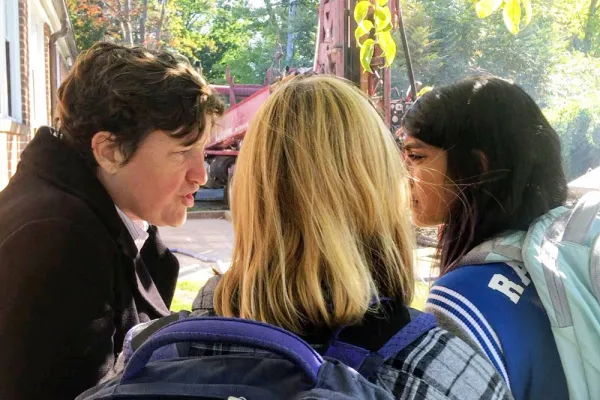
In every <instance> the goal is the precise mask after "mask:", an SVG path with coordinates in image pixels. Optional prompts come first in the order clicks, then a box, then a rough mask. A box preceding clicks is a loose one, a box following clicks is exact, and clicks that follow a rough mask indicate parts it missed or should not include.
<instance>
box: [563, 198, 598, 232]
mask: <svg viewBox="0 0 600 400" xmlns="http://www.w3.org/2000/svg"><path fill="white" fill-rule="evenodd" d="M598 212H600V192H591V193H588V194H586V195H585V196H583V197H582V198H581V200H579V201H578V202H577V205H576V206H575V208H574V209H573V211H572V212H571V216H570V217H569V221H568V222H567V225H566V226H565V233H564V235H563V238H562V240H564V241H568V242H573V243H579V244H584V242H585V239H586V238H587V236H588V232H589V231H590V229H591V227H592V224H593V223H594V220H595V219H596V216H597V215H598Z"/></svg>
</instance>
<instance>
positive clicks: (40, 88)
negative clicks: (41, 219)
mask: <svg viewBox="0 0 600 400" xmlns="http://www.w3.org/2000/svg"><path fill="white" fill-rule="evenodd" d="M76 55H77V49H76V45H75V37H74V35H73V31H72V28H71V24H70V22H69V14H68V12H67V6H66V2H65V0H0V190H2V189H3V188H4V187H5V186H6V184H7V183H8V180H9V179H10V177H11V176H12V175H13V174H14V173H15V170H16V167H17V163H18V161H19V156H20V154H21V151H22V150H23V148H25V145H26V144H27V143H28V142H29V140H31V138H32V136H33V134H34V132H35V129H36V128H37V127H39V126H40V125H49V124H52V120H53V118H52V116H53V115H54V111H55V108H56V91H57V88H58V86H59V85H60V82H61V81H62V80H63V78H64V77H65V75H66V73H67V71H68V70H69V68H70V66H71V65H72V63H73V61H74V58H75V56H76Z"/></svg>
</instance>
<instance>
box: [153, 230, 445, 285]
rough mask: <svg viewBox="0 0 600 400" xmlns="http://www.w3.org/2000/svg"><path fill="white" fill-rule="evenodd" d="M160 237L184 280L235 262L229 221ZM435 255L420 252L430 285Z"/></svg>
mask: <svg viewBox="0 0 600 400" xmlns="http://www.w3.org/2000/svg"><path fill="white" fill-rule="evenodd" d="M160 234H161V237H162V239H163V241H164V242H165V244H166V245H167V246H168V247H169V248H170V249H172V250H178V252H176V255H177V258H178V259H179V261H180V263H181V270H180V275H179V278H180V279H185V280H188V279H195V276H196V275H197V274H199V275H200V279H203V278H204V277H205V276H206V274H207V273H210V274H211V275H212V274H213V272H212V269H213V268H214V269H217V270H219V269H220V270H221V271H224V270H225V269H226V268H227V267H228V266H229V264H230V262H231V252H232V251H233V226H232V225H231V222H230V221H227V220H225V219H188V221H187V222H186V223H185V224H184V225H183V226H182V227H179V228H160ZM185 253H187V254H188V255H186V254H185ZM434 253H435V251H434V249H432V248H420V249H418V250H416V257H417V261H418V265H417V271H415V272H416V273H415V278H416V279H419V280H425V281H429V280H431V278H430V276H432V275H433V276H437V271H431V264H432V262H433V255H434ZM190 255H192V257H190ZM194 256H195V257H194Z"/></svg>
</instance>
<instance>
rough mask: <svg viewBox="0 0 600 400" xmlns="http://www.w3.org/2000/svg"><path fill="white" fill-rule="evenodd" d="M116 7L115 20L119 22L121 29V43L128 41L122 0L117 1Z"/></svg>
mask: <svg viewBox="0 0 600 400" xmlns="http://www.w3.org/2000/svg"><path fill="white" fill-rule="evenodd" d="M115 7H116V11H117V12H116V15H115V18H116V19H117V21H118V22H119V27H120V28H121V42H126V41H127V28H126V27H125V21H124V19H123V7H122V6H121V1H120V0H115Z"/></svg>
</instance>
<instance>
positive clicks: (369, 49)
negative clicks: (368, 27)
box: [360, 39, 375, 73]
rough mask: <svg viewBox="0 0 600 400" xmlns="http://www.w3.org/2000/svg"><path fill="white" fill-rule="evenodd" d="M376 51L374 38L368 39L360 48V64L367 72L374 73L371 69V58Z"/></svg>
mask: <svg viewBox="0 0 600 400" xmlns="http://www.w3.org/2000/svg"><path fill="white" fill-rule="evenodd" d="M374 52H375V41H374V40H373V39H367V40H365V42H364V43H363V44H362V47H361V48H360V65H362V67H363V69H364V70H365V71H367V72H371V73H373V71H372V70H371V60H372V59H373V53H374Z"/></svg>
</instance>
